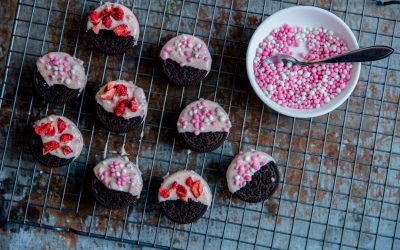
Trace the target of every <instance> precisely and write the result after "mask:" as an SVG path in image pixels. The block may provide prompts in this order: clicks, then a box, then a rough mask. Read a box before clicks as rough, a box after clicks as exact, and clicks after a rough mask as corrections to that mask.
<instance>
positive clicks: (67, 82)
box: [64, 78, 72, 85]
mask: <svg viewBox="0 0 400 250" xmlns="http://www.w3.org/2000/svg"><path fill="white" fill-rule="evenodd" d="M64 82H65V84H67V85H69V84H71V82H72V81H71V79H70V78H67V79H65V81H64Z"/></svg>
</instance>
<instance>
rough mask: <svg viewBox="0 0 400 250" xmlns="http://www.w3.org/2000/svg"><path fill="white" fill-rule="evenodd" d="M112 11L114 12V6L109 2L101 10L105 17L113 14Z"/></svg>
mask: <svg viewBox="0 0 400 250" xmlns="http://www.w3.org/2000/svg"><path fill="white" fill-rule="evenodd" d="M111 12H112V6H111V5H110V4H107V5H106V7H105V8H104V9H103V11H102V12H101V15H102V16H103V17H107V16H110V15H111Z"/></svg>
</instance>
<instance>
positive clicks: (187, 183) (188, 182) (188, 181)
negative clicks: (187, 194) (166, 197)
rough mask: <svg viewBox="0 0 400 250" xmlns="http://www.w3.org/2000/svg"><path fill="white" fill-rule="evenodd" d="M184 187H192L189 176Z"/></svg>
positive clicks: (191, 180)
mask: <svg viewBox="0 0 400 250" xmlns="http://www.w3.org/2000/svg"><path fill="white" fill-rule="evenodd" d="M186 185H188V186H189V187H192V185H193V179H192V177H191V176H189V177H188V178H187V179H186Z"/></svg>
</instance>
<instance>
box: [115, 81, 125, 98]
mask: <svg viewBox="0 0 400 250" xmlns="http://www.w3.org/2000/svg"><path fill="white" fill-rule="evenodd" d="M115 88H116V89H117V95H119V96H125V95H126V94H127V93H128V88H127V87H126V86H125V85H123V84H118V85H116V86H115Z"/></svg>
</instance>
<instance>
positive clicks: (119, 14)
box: [111, 6, 124, 21]
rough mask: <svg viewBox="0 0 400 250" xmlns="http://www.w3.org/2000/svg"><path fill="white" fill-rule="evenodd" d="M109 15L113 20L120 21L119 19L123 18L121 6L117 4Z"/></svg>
mask: <svg viewBox="0 0 400 250" xmlns="http://www.w3.org/2000/svg"><path fill="white" fill-rule="evenodd" d="M111 16H112V17H113V18H114V19H115V20H117V21H120V20H122V19H123V18H124V11H123V10H122V8H121V7H119V6H117V7H115V8H113V9H112V12H111Z"/></svg>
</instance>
